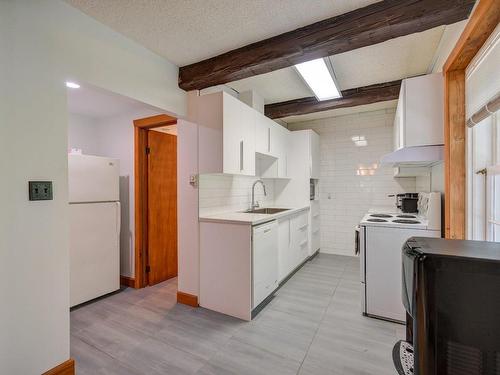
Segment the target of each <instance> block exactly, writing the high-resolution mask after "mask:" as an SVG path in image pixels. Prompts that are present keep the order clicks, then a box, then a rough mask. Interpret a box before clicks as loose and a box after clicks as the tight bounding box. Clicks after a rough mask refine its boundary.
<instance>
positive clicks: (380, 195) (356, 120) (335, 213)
mask: <svg viewBox="0 0 500 375" xmlns="http://www.w3.org/2000/svg"><path fill="white" fill-rule="evenodd" d="M393 122H394V110H393V109H389V110H380V111H372V112H364V113H357V114H353V115H346V116H340V117H331V118H327V119H320V120H315V121H309V122H304V123H293V124H289V129H290V130H302V129H313V130H315V131H316V132H317V133H318V134H319V135H320V144H321V179H320V183H319V189H320V203H321V251H323V252H328V253H336V254H345V255H353V254H354V227H355V226H356V225H357V224H358V223H359V221H360V219H361V218H362V216H363V215H364V214H365V213H366V212H367V211H368V210H369V209H370V208H372V207H384V206H385V207H391V208H394V202H395V198H390V197H388V196H387V195H389V194H397V193H403V192H414V191H416V179H415V178H414V177H409V178H397V179H396V178H394V177H393V175H394V173H393V169H392V168H391V167H385V166H381V165H380V164H379V160H380V158H381V156H382V155H384V154H386V153H389V152H391V151H393ZM353 137H364V139H365V140H366V142H367V145H366V146H364V147H359V146H356V145H355V143H354V141H353Z"/></svg>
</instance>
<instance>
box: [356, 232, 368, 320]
mask: <svg viewBox="0 0 500 375" xmlns="http://www.w3.org/2000/svg"><path fill="white" fill-rule="evenodd" d="M355 233H356V251H357V253H359V273H360V275H359V276H360V279H361V312H362V313H363V314H366V284H365V282H366V272H365V265H366V243H365V233H366V227H364V226H362V225H360V226H357V227H356V232H355Z"/></svg>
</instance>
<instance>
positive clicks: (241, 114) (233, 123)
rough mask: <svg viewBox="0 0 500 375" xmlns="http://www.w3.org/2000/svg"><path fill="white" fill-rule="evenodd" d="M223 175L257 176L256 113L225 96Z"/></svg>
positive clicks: (243, 104)
mask: <svg viewBox="0 0 500 375" xmlns="http://www.w3.org/2000/svg"><path fill="white" fill-rule="evenodd" d="M223 101H224V103H223V120H222V121H223V140H222V145H223V173H228V174H240V175H248V176H255V111H254V109H252V108H250V107H249V106H248V105H246V104H245V103H243V102H241V101H240V100H238V99H236V98H234V97H232V96H231V95H228V94H225V95H224V100H223Z"/></svg>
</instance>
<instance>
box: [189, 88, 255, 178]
mask: <svg viewBox="0 0 500 375" xmlns="http://www.w3.org/2000/svg"><path fill="white" fill-rule="evenodd" d="M188 111H189V118H190V119H191V120H192V121H194V122H196V123H197V124H198V125H199V127H198V132H199V134H198V138H199V150H198V152H199V171H200V173H227V174H236V175H249V176H255V120H256V116H255V113H256V112H255V110H254V109H252V108H251V107H249V106H248V105H246V104H245V103H243V102H241V101H240V100H238V99H237V98H235V97H233V96H231V95H229V94H228V93H226V92H217V93H213V94H206V95H201V96H194V95H193V96H190V97H189V103H188Z"/></svg>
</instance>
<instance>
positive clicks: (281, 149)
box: [276, 124, 289, 178]
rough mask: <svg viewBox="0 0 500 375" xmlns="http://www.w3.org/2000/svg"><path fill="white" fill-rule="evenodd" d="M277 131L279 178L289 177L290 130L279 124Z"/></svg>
mask: <svg viewBox="0 0 500 375" xmlns="http://www.w3.org/2000/svg"><path fill="white" fill-rule="evenodd" d="M277 126H279V128H278V129H277V131H276V137H277V142H276V156H277V157H278V161H277V162H278V178H287V177H288V148H289V131H288V130H287V129H285V128H284V127H282V126H281V125H278V124H277Z"/></svg>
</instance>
